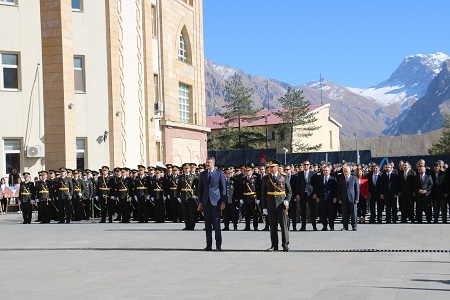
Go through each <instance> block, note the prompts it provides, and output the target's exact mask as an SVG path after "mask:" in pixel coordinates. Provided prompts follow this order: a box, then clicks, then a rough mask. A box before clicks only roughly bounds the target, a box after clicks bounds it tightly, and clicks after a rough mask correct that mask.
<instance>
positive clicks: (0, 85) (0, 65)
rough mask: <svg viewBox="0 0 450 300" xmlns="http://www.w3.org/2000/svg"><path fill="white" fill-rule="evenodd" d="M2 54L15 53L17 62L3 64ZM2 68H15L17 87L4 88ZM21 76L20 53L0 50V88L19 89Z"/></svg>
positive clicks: (13, 90)
mask: <svg viewBox="0 0 450 300" xmlns="http://www.w3.org/2000/svg"><path fill="white" fill-rule="evenodd" d="M3 54H12V55H16V57H17V63H16V64H15V65H5V64H3ZM4 69H16V70H17V87H16V88H5V78H4ZM20 78H21V72H20V53H19V52H14V51H11V52H8V51H1V52H0V90H1V91H12V92H15V91H20V88H21V85H20V82H21V80H20Z"/></svg>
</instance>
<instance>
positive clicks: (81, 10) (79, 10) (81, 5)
mask: <svg viewBox="0 0 450 300" xmlns="http://www.w3.org/2000/svg"><path fill="white" fill-rule="evenodd" d="M73 1H74V0H71V6H72V12H83V11H84V3H83V0H77V1H79V3H80V8H73Z"/></svg>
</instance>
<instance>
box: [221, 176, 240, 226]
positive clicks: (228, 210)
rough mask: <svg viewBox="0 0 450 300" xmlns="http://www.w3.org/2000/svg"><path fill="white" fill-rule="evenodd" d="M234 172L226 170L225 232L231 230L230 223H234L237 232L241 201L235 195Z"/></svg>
mask: <svg viewBox="0 0 450 300" xmlns="http://www.w3.org/2000/svg"><path fill="white" fill-rule="evenodd" d="M232 174H233V170H232V169H231V168H228V169H226V170H225V179H226V181H227V201H226V203H225V208H224V210H223V224H224V228H223V229H222V230H223V231H227V230H230V221H231V222H232V223H233V229H234V230H235V231H236V230H237V223H238V209H239V201H238V199H237V197H236V195H235V191H236V189H235V184H236V182H235V178H233V177H232Z"/></svg>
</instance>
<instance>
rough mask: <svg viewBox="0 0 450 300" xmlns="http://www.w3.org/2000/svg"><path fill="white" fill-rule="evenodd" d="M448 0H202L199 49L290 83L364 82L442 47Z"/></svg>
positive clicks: (449, 25)
mask: <svg viewBox="0 0 450 300" xmlns="http://www.w3.org/2000/svg"><path fill="white" fill-rule="evenodd" d="M449 13H450V1H449V0H428V1H426V0H410V1H403V0H390V1H387V0H373V1H372V0H367V1H366V0H320V1H317V0H309V1H306V0H277V1H275V0H259V1H258V0H226V1H224V0H203V18H204V24H203V25H204V42H205V57H206V58H208V59H211V60H212V61H214V62H216V63H218V64H222V65H230V66H231V67H233V68H236V69H242V70H244V71H245V72H246V73H249V74H252V75H258V76H263V77H270V78H275V79H278V80H281V81H284V82H287V83H289V84H291V85H298V84H302V83H306V82H308V81H311V80H318V79H319V76H318V74H320V73H322V76H323V77H325V78H327V79H329V80H331V81H334V82H335V83H338V84H341V85H344V86H351V87H361V88H364V87H369V86H373V85H376V84H378V83H379V82H381V81H383V80H385V79H387V78H389V76H390V75H391V73H392V72H393V71H394V70H395V69H396V68H397V67H398V65H399V64H400V63H401V62H402V61H403V58H404V57H405V56H408V55H412V54H418V53H420V54H430V53H436V52H438V51H440V52H444V53H446V54H447V55H450V31H449V29H450V17H449V16H450V14H449Z"/></svg>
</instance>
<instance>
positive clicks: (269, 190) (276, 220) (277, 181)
mask: <svg viewBox="0 0 450 300" xmlns="http://www.w3.org/2000/svg"><path fill="white" fill-rule="evenodd" d="M280 165H281V163H280V162H279V161H278V160H275V159H270V160H269V173H268V174H267V175H266V176H264V178H263V180H262V189H261V200H262V207H263V213H264V214H265V215H269V220H270V240H271V242H272V246H271V247H270V248H269V249H268V251H277V250H278V232H277V231H278V224H280V226H281V242H282V247H283V251H285V252H287V251H289V247H288V245H289V217H288V212H287V209H288V208H289V201H290V199H291V198H292V189H291V185H290V183H289V180H288V178H287V176H286V174H284V173H281V172H280V170H279V169H280Z"/></svg>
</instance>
